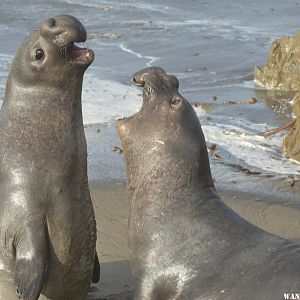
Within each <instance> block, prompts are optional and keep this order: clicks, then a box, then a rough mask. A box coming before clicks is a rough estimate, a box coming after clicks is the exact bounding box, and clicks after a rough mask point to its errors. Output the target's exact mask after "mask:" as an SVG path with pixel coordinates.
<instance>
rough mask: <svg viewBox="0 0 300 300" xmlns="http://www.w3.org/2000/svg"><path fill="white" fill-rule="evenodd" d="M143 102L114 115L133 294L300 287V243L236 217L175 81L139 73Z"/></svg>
mask: <svg viewBox="0 0 300 300" xmlns="http://www.w3.org/2000/svg"><path fill="white" fill-rule="evenodd" d="M133 82H134V83H135V84H136V85H138V86H142V87H143V104H142V108H141V110H140V111H139V112H137V113H136V114H135V115H133V116H131V117H129V118H125V119H121V120H118V121H117V123H116V127H117V132H118V135H119V137H120V139H121V142H122V145H123V150H124V156H125V162H126V167H127V175H128V182H127V184H128V193H129V201H130V216H129V227H128V242H129V252H130V260H131V266H132V270H133V277H134V281H135V287H136V295H135V299H139V300H141V299H143V300H150V299H164V300H168V299H186V300H193V299H201V300H207V299H212V300H221V299H222V300H224V299H227V300H233V299H236V300H240V299H243V300H254V299H264V300H271V299H272V300H274V299H284V293H295V292H299V291H300V280H299V277H300V248H299V245H297V244H294V243H292V242H290V241H286V240H283V239H281V238H279V237H276V236H274V235H271V234H269V233H267V232H265V231H263V230H261V229H259V228H257V227H256V226H254V225H252V224H250V223H249V222H247V221H245V220H244V219H242V218H241V217H240V216H238V215H237V214H236V213H235V212H234V211H233V210H231V209H230V208H229V207H227V206H226V204H225V203H224V202H222V200H221V199H220V198H219V196H218V195H217V193H216V190H215V188H214V184H213V180H212V177H211V171H210V166H209V160H208V155H207V149H206V143H205V139H204V136H203V133H202V130H201V126H200V123H199V120H198V118H197V116H196V114H195V112H194V110H193V108H192V106H191V105H190V104H189V103H188V101H187V100H186V99H184V98H183V97H182V96H181V95H180V93H179V92H178V86H179V84H178V80H177V78H176V77H175V76H171V75H167V74H166V72H165V71H164V70H163V69H161V68H157V67H151V68H146V69H143V70H141V71H139V72H137V73H136V74H135V75H134V76H133Z"/></svg>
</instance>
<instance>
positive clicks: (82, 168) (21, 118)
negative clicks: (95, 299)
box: [0, 15, 99, 300]
mask: <svg viewBox="0 0 300 300" xmlns="http://www.w3.org/2000/svg"><path fill="white" fill-rule="evenodd" d="M85 40H86V31H85V28H84V26H83V25H82V24H81V23H80V22H79V21H78V20H77V19H76V18H74V17H72V16H68V15H59V16H55V17H53V18H49V19H47V20H45V21H44V22H43V23H42V24H41V25H40V27H39V30H37V31H34V32H33V33H32V34H30V35H29V37H27V38H26V39H25V40H24V42H23V44H22V45H21V47H20V48H19V49H18V51H17V54H16V56H15V58H14V60H13V63H12V66H11V70H10V73H9V76H8V80H7V86H6V91H5V98H4V101H3V105H2V108H1V111H0V299H1V300H15V299H22V300H35V299H55V300H62V299H63V300H68V299H70V300H71V299H72V300H76V299H78V300H79V299H80V300H82V299H85V297H86V295H87V293H88V289H89V286H90V283H91V281H92V276H93V270H94V269H95V271H94V280H95V281H96V280H97V279H98V277H99V264H98V261H97V257H95V246H96V222H95V216H94V210H93V207H92V202H91V198H90V192H89V186H88V179H87V149H86V140H85V136H84V130H83V122H82V109H81V91H82V81H83V75H84V72H85V70H86V69H87V67H88V66H89V65H90V64H91V62H92V61H93V59H94V53H93V51H92V50H90V49H86V48H79V47H77V46H76V45H75V44H74V42H76V43H77V42H78V43H80V42H84V41H85ZM94 262H95V263H94ZM94 264H95V268H94Z"/></svg>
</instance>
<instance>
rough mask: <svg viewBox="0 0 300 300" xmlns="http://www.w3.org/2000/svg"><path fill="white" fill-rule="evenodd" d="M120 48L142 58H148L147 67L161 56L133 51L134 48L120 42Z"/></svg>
mask: <svg viewBox="0 0 300 300" xmlns="http://www.w3.org/2000/svg"><path fill="white" fill-rule="evenodd" d="M118 46H119V48H120V49H121V50H123V51H125V52H127V53H130V54H132V55H134V56H136V57H138V58H141V59H147V60H149V61H148V62H147V63H146V66H147V67H150V66H151V65H152V64H153V63H154V62H155V61H157V60H159V57H155V56H148V55H142V54H140V53H138V52H135V51H133V50H132V49H130V48H128V47H127V46H125V45H124V44H119V45H118Z"/></svg>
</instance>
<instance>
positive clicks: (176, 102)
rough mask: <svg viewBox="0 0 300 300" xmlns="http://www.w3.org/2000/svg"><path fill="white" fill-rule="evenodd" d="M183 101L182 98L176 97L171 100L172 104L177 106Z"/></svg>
mask: <svg viewBox="0 0 300 300" xmlns="http://www.w3.org/2000/svg"><path fill="white" fill-rule="evenodd" d="M180 103H181V99H180V98H174V99H172V101H171V106H177V105H179V104H180Z"/></svg>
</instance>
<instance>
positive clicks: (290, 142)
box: [282, 93, 300, 162]
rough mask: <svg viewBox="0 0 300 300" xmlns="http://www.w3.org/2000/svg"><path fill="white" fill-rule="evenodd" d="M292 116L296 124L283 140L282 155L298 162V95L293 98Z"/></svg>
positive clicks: (299, 112) (299, 122) (299, 134)
mask: <svg viewBox="0 0 300 300" xmlns="http://www.w3.org/2000/svg"><path fill="white" fill-rule="evenodd" d="M293 103H294V104H293V114H294V116H295V117H296V123H295V125H294V126H293V127H291V128H290V129H289V131H288V134H287V136H286V137H285V138H284V139H283V144H282V153H283V154H284V155H285V156H287V157H289V158H291V159H294V160H297V161H299V162H300V93H297V94H296V96H295V97H294V98H293Z"/></svg>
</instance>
